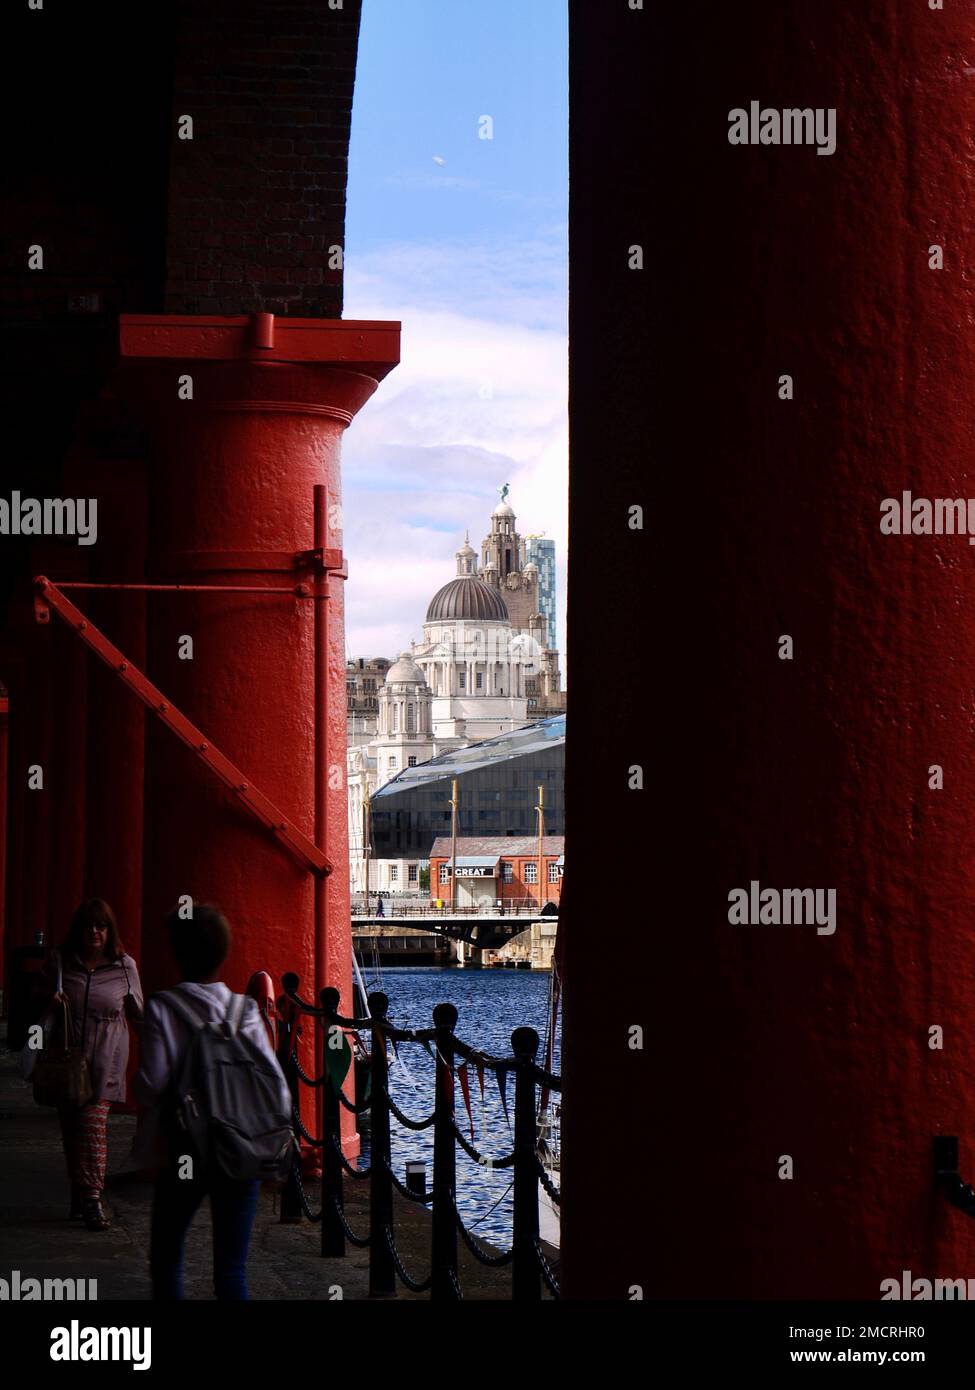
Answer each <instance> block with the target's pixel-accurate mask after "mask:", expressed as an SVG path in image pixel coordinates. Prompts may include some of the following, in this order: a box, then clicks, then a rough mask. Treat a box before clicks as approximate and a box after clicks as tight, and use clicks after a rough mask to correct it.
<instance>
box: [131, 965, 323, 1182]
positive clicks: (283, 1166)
mask: <svg viewBox="0 0 975 1390" xmlns="http://www.w3.org/2000/svg"><path fill="white" fill-rule="evenodd" d="M156 998H157V999H160V1000H162V1001H163V1002H164V1003H165V1004H167V1005H168V1006H169V1007H170V1008H171V1009H173V1010H174V1011H175V1012H176V1013H177V1014H179V1016H180V1017H181V1018H182V1019H183V1020H184V1022H185V1023H186V1024H188V1025H189V1027H190V1028H191V1029H192V1030H193V1036H192V1038H191V1041H190V1045H189V1047H188V1048H187V1049H186V1052H185V1054H184V1056H183V1058H182V1061H181V1062H180V1064H179V1066H178V1067H177V1069H176V1072H175V1095H174V1098H173V1102H174V1126H173V1131H172V1143H173V1147H174V1151H175V1153H176V1154H177V1156H181V1155H182V1154H183V1153H186V1152H189V1154H190V1155H191V1156H192V1158H193V1159H194V1162H195V1163H197V1164H198V1165H199V1167H200V1169H202V1170H203V1171H204V1172H206V1171H207V1170H208V1169H211V1168H216V1169H218V1170H219V1171H220V1172H222V1173H224V1174H225V1175H226V1176H227V1177H228V1178H235V1179H237V1180H239V1181H244V1180H247V1179H250V1180H253V1179H255V1178H262V1179H273V1180H277V1181H282V1182H283V1181H284V1179H285V1178H286V1177H287V1176H288V1171H289V1169H290V1167H291V1161H292V1155H293V1154H294V1153H295V1151H296V1149H295V1138H294V1134H293V1133H292V1130H291V1117H290V1115H287V1114H285V1113H284V1112H283V1110H282V1108H281V1103H282V1102H281V1077H280V1074H279V1072H278V1071H277V1068H276V1066H275V1065H274V1063H272V1062H271V1060H270V1058H269V1057H268V1056H267V1055H266V1054H265V1053H264V1052H262V1051H261V1049H260V1048H259V1047H258V1045H257V1043H255V1042H253V1041H252V1040H251V1039H250V1038H248V1037H246V1036H245V1035H244V1034H243V1033H241V1031H240V1023H241V1019H242V1018H243V1015H244V1009H245V1007H246V1004H247V999H246V997H245V996H244V995H243V994H233V995H231V997H230V1003H229V1004H228V1006H227V1011H226V1013H225V1015H224V1017H223V1018H222V1019H219V1020H216V1021H214V1022H211V1021H210V1018H209V1015H208V1014H206V1013H204V1012H203V1011H202V1010H201V1008H200V1007H199V1006H198V1005H197V1002H196V1001H195V1000H194V999H192V998H191V997H190V996H188V995H186V994H183V993H181V992H180V991H179V990H164V991H163V992H162V993H161V994H157V995H156Z"/></svg>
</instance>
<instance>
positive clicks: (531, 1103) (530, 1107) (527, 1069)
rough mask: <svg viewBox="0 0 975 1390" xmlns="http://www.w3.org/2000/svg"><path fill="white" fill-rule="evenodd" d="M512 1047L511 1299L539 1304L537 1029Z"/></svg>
mask: <svg viewBox="0 0 975 1390" xmlns="http://www.w3.org/2000/svg"><path fill="white" fill-rule="evenodd" d="M511 1047H512V1051H513V1052H514V1054H515V1058H516V1059H517V1062H516V1066H515V1172H514V1193H513V1208H514V1210H513V1216H514V1231H513V1237H512V1242H511V1243H512V1246H513V1248H514V1252H515V1253H514V1258H513V1260H512V1264H511V1297H512V1300H513V1301H514V1302H515V1303H538V1302H539V1301H540V1300H541V1297H542V1283H541V1272H540V1270H539V1267H538V1257H537V1254H536V1250H535V1247H536V1244H537V1241H538V1169H537V1168H536V1166H535V1165H536V1150H537V1147H538V1143H537V1136H536V1129H535V1077H534V1073H533V1070H532V1069H533V1067H534V1064H535V1055H536V1053H537V1052H538V1034H537V1033H536V1032H535V1030H534V1028H516V1029H515V1031H514V1032H513V1033H512V1035H511Z"/></svg>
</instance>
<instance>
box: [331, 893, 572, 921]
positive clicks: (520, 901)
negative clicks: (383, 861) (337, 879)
mask: <svg viewBox="0 0 975 1390" xmlns="http://www.w3.org/2000/svg"><path fill="white" fill-rule="evenodd" d="M546 908H547V909H548V911H546ZM553 908H554V909H555V910H554V912H553ZM557 911H558V904H557V903H551V904H550V903H543V904H542V906H541V907H539V905H538V903H537V902H536V901H535V900H534V899H528V898H517V899H506V900H505V902H504V905H503V906H502V907H500V908H499V907H497V906H495V904H494V903H490V904H488V905H487V906H485V905H479V904H476V903H475V904H471V903H465V904H464V905H463V906H457V907H451V906H450V904H449V903H447V902H445V903H444V905H443V907H435V906H434V904H433V903H431V902H427V901H425V900H424V901H423V902H419V903H417V902H406V903H404V902H402V900H399V901H390V899H389V898H386V897H384V898H383V915H384V916H386V917H433V918H437V917H541V916H546V917H547V916H555V915H557ZM375 916H376V908H375V906H372V907H368V908H367V907H366V905H365V904H364V903H363V901H362V899H361V898H360V899H359V900H358V901H356V899H355V898H353V900H352V918H353V920H355V918H356V917H368V918H369V919H370V920H371V919H372V918H374V917H375ZM381 920H382V917H380V921H381Z"/></svg>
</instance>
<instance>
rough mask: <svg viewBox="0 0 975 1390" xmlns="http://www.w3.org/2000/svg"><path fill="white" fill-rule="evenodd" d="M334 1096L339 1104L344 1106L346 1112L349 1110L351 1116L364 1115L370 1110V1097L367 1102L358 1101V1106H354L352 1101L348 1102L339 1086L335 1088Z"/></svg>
mask: <svg viewBox="0 0 975 1390" xmlns="http://www.w3.org/2000/svg"><path fill="white" fill-rule="evenodd" d="M335 1094H336V1095H337V1096H338V1098H339V1104H340V1105H344V1106H345V1108H346V1110H351V1112H352V1114H353V1115H364V1114H365V1113H366V1111H367V1110H369V1109H371V1108H372V1096H370V1097H369V1099H368V1100H363V1101H360V1102H359V1104H358V1105H356V1104H355V1103H354V1102H353V1101H351V1100H349V1098H348V1096H347V1095H346V1094H345V1092H344V1091H343V1090H342V1087H341V1086H338V1087H336V1090H335Z"/></svg>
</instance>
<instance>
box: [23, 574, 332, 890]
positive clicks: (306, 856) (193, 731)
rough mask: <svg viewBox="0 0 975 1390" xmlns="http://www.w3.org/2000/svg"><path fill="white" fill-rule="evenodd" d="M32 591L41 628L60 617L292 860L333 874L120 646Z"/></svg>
mask: <svg viewBox="0 0 975 1390" xmlns="http://www.w3.org/2000/svg"><path fill="white" fill-rule="evenodd" d="M34 586H35V589H36V593H35V595H34V616H35V618H36V619H37V621H38V622H39V623H48V622H50V620H51V610H52V609H53V610H54V612H55V613H57V615H58V617H59V618H61V619H62V620H63V621H64V622H65V623H67V625H68V627H70V628H71V629H72V630H73V631H74V632H76V633H77V634H78V636H79V637H80V638H81V640H82V642H84V643H85V645H86V646H87V647H88V648H89V649H90V650H91V651H93V652H94V653H95V655H96V656H97V657H99V658H100V659H101V660H102V661H104V663H105V665H106V666H109V667H111V669H112V670H113V671H114V672H115V674H116V675H117V676H118V677H119V679H120V680H122V681H124V683H125V684H126V685H127V686H128V688H129V689H130V690H131V691H132V692H133V693H134V694H135V695H137V696H138V697H139V699H140V700H141V701H142V703H143V704H144V705H145V706H146V708H147V709H149V710H151V711H152V713H153V714H154V715H155V716H156V718H157V719H161V720H162V722H163V723H164V724H165V725H166V727H167V728H168V729H172V731H173V733H174V734H175V735H176V737H177V738H178V739H180V740H181V741H182V742H183V743H185V744H186V746H187V748H190V749H192V751H193V752H194V753H195V754H196V756H197V757H198V758H199V759H200V760H201V761H202V762H203V763H205V764H206V766H207V767H208V768H210V770H211V771H212V772H213V773H214V774H215V775H216V776H217V777H218V778H219V779H220V781H221V782H223V784H224V786H226V787H229V788H230V790H231V791H232V792H233V793H234V795H235V796H236V797H237V798H238V800H240V801H241V802H243V804H244V805H245V806H246V807H247V809H248V811H250V813H251V815H252V816H254V818H255V819H256V820H259V821H260V823H261V824H262V825H264V826H266V827H267V829H269V830H272V831H273V832H274V834H275V835H276V836H277V837H278V839H279V840H280V841H281V843H282V845H283V846H284V847H285V849H287V850H288V851H289V853H291V854H292V855H294V857H295V858H296V859H297V860H298V861H299V863H300V864H302V865H303V866H304V867H305V868H306V869H308V870H310V871H311V873H313V874H319V875H322V874H330V873H331V872H332V865H331V863H330V862H329V860H328V859H326V857H325V855H324V854H323V853H322V851H321V850H320V849H319V848H318V846H317V845H316V844H314V843H313V842H312V841H311V840H310V839H309V838H308V836H307V835H305V834H303V833H302V832H301V831H300V830H299V829H298V827H297V826H296V825H294V824H293V823H292V822H291V821H290V820H289V819H288V817H287V816H285V815H283V814H282V812H281V811H279V810H278V808H277V807H276V806H275V805H274V803H273V802H272V801H269V800H268V798H267V797H266V796H265V795H264V794H263V792H259V791H258V790H257V788H256V787H255V786H253V785H252V784H251V783H250V782H249V781H248V779H247V777H246V776H245V775H244V773H243V772H241V770H240V768H238V767H235V766H234V764H233V763H232V762H231V761H230V759H229V758H226V757H224V755H223V753H221V752H220V750H219V749H218V748H214V747H213V745H212V744H211V743H210V742H209V740H208V739H207V738H206V736H205V735H204V734H203V733H202V732H201V730H199V729H198V728H197V727H196V725H195V724H191V723H190V721H189V720H188V719H187V717H186V715H185V714H182V713H181V712H180V711H179V710H178V709H175V708H174V707H173V705H171V704H170V702H169V701H168V700H167V699H166V697H165V695H163V693H162V691H161V690H158V689H157V688H156V686H154V685H153V684H152V682H151V681H150V680H149V678H148V677H147V676H145V675H144V674H143V673H142V672H141V671H140V670H139V669H138V667H137V666H133V665H132V662H131V661H128V660H126V658H125V657H124V656H123V655H122V653H121V652H120V651H119V649H118V647H114V646H113V645H112V643H111V642H110V641H109V640H108V638H107V637H106V636H105V634H104V633H103V632H100V631H99V629H98V628H97V627H95V625H94V624H93V623H91V622H89V620H88V619H87V618H86V617H85V615H84V614H83V613H82V612H81V611H80V609H78V608H76V607H75V606H74V604H73V603H71V601H70V600H69V599H67V598H65V596H64V594H63V593H62V592H61V590H60V589H59V588H58V587H57V585H56V584H52V583H51V581H50V580H49V579H46V578H45V577H44V576H43V575H39V576H38V577H37V578H36V579H35V580H34Z"/></svg>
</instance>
